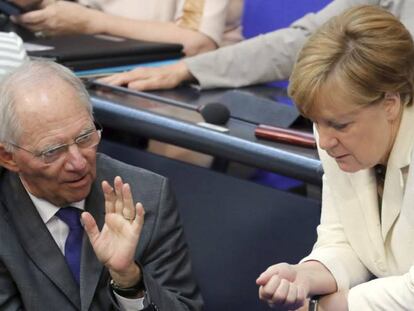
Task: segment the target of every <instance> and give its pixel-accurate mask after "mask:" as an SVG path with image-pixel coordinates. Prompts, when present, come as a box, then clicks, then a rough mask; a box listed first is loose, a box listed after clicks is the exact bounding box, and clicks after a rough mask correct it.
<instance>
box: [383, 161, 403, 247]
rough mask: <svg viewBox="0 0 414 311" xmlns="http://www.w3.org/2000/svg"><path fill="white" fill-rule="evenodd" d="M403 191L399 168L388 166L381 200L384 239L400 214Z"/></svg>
mask: <svg viewBox="0 0 414 311" xmlns="http://www.w3.org/2000/svg"><path fill="white" fill-rule="evenodd" d="M403 191H404V178H403V176H402V172H401V170H400V168H398V167H393V166H390V165H389V166H388V167H387V174H386V179H385V184H384V193H383V200H382V217H381V220H382V221H381V232H382V238H383V240H384V241H385V240H386V238H387V235H388V233H389V231H390V229H391V227H392V226H393V224H394V222H395V220H396V219H397V217H398V215H399V214H400V210H401V206H402V199H403Z"/></svg>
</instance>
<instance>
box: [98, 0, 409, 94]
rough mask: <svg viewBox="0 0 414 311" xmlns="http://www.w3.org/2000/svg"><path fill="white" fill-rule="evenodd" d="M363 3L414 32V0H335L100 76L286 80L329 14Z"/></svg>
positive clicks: (168, 81) (147, 83)
mask: <svg viewBox="0 0 414 311" xmlns="http://www.w3.org/2000/svg"><path fill="white" fill-rule="evenodd" d="M360 4H370V5H377V6H379V7H382V8H384V9H386V10H387V11H390V12H391V13H393V14H394V15H395V16H397V17H398V18H399V19H400V20H401V22H402V23H403V24H404V25H405V26H406V27H407V28H408V30H409V31H410V32H411V33H412V34H414V19H413V18H412V16H413V14H414V1H411V0H333V1H332V2H331V3H330V4H328V5H327V6H326V7H325V8H323V9H322V10H320V11H319V12H318V13H310V14H307V15H306V16H304V17H303V18H301V19H299V20H297V21H295V22H294V23H293V24H292V25H291V26H290V27H289V28H284V29H280V30H276V31H273V32H270V33H268V34H265V35H260V36H257V37H255V38H252V39H249V40H245V41H243V42H240V43H238V44H235V45H232V46H229V47H223V48H220V49H219V50H217V51H212V52H209V53H205V54H203V55H199V56H195V57H190V58H186V59H183V61H181V62H179V63H176V64H173V65H168V66H164V67H158V68H138V69H135V70H132V71H129V72H125V73H120V74H115V75H112V76H109V77H107V78H103V79H102V80H100V81H101V82H103V83H108V84H112V85H125V86H127V87H129V88H131V89H136V90H153V89H169V88H174V87H176V86H178V85H180V84H181V83H183V82H193V83H198V84H199V86H200V87H201V88H202V89H209V88H225V87H227V88H228V87H242V86H246V85H251V84H259V83H264V82H270V81H276V80H286V79H288V78H289V76H290V73H291V72H292V67H293V64H294V62H295V59H296V55H297V53H298V51H299V50H300V48H301V47H302V45H303V44H304V42H305V41H306V39H307V38H308V37H309V35H311V34H312V33H313V32H315V30H316V29H318V27H320V26H321V25H322V24H323V23H325V22H326V21H327V20H328V19H329V18H331V17H333V16H335V15H338V14H340V13H341V12H343V11H344V10H346V9H348V8H350V7H352V6H354V5H360ZM275 18H277V13H276V16H275Z"/></svg>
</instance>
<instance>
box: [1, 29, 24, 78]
mask: <svg viewBox="0 0 414 311" xmlns="http://www.w3.org/2000/svg"><path fill="white" fill-rule="evenodd" d="M0 59H1V62H0V80H1V79H2V78H3V77H4V76H5V75H6V74H8V73H9V72H11V71H12V70H13V69H15V68H17V67H19V66H20V65H21V64H22V63H23V62H24V61H26V60H27V55H26V51H25V49H24V47H23V41H22V39H21V38H20V37H19V36H17V35H16V34H15V33H12V32H10V33H6V32H0Z"/></svg>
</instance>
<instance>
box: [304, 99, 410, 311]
mask: <svg viewBox="0 0 414 311" xmlns="http://www.w3.org/2000/svg"><path fill="white" fill-rule="evenodd" d="M413 146H414V108H413V107H408V108H405V110H404V113H403V117H402V121H401V124H400V128H399V131H398V134H397V137H396V140H395V143H394V147H393V149H392V151H391V154H390V157H389V161H388V165H387V173H386V177H385V184H384V192H383V199H382V215H381V219H382V221H380V215H379V204H378V195H377V185H376V178H375V174H374V170H373V169H366V170H361V171H358V172H356V173H346V172H343V171H341V170H340V169H339V167H338V165H337V164H336V162H335V160H334V159H332V158H331V157H329V156H328V155H327V153H326V152H324V151H323V150H319V155H320V158H321V161H322V164H323V168H324V172H325V174H324V177H323V192H322V215H321V224H320V225H319V226H318V229H317V231H318V240H317V242H316V244H315V246H314V249H313V251H312V252H311V254H310V255H309V256H308V257H306V258H304V259H303V260H302V261H306V260H317V261H320V262H321V263H323V264H324V265H325V266H326V267H327V268H328V269H329V270H330V271H331V273H332V274H333V276H334V278H335V279H336V282H337V285H338V288H339V289H348V288H352V289H351V290H350V292H349V296H348V303H349V310H350V311H369V310H392V311H399V310H401V311H402V310H405V311H408V310H414V267H413V264H414V169H412V170H409V167H410V164H411V163H414V157H413V152H412V150H413ZM413 167H414V166H413ZM371 279H373V280H372V281H370V280H371ZM358 284H360V285H358Z"/></svg>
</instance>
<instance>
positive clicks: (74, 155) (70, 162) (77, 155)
mask: <svg viewBox="0 0 414 311" xmlns="http://www.w3.org/2000/svg"><path fill="white" fill-rule="evenodd" d="M86 162H87V161H86V158H85V156H84V155H83V154H82V152H81V150H80V148H79V147H78V146H77V145H76V144H73V145H70V146H69V147H68V154H67V158H66V169H68V170H71V171H79V170H83V169H84V168H85V166H86Z"/></svg>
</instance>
